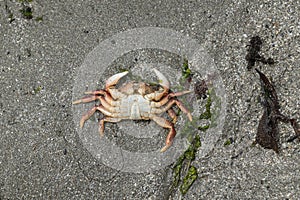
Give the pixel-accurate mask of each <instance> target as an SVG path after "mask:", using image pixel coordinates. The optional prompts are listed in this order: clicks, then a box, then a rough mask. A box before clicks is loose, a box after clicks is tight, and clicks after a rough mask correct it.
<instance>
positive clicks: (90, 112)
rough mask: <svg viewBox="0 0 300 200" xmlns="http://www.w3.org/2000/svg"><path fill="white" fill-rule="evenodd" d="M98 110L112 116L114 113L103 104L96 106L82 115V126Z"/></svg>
mask: <svg viewBox="0 0 300 200" xmlns="http://www.w3.org/2000/svg"><path fill="white" fill-rule="evenodd" d="M96 110H99V111H100V112H102V113H103V114H105V115H108V116H112V115H113V114H112V113H110V112H109V111H107V110H106V109H105V108H104V107H103V106H102V105H99V106H94V107H93V108H92V109H91V110H89V111H88V112H87V113H86V114H85V115H83V116H82V118H81V119H80V128H82V127H83V125H84V123H85V121H86V120H88V119H89V118H90V117H91V116H92V115H93V114H94V113H95V112H96Z"/></svg>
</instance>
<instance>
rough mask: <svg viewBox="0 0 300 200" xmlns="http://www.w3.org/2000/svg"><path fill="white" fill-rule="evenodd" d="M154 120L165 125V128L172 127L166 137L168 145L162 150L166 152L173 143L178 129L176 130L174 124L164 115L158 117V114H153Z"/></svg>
mask: <svg viewBox="0 0 300 200" xmlns="http://www.w3.org/2000/svg"><path fill="white" fill-rule="evenodd" d="M152 119H153V121H155V122H156V123H157V124H158V125H160V126H162V127H164V128H168V129H170V132H169V134H168V136H167V138H166V145H165V146H164V147H163V148H162V149H161V150H160V152H165V151H166V150H167V149H168V148H169V147H170V146H171V145H172V143H173V139H174V137H175V135H176V131H175V128H174V125H173V124H172V123H171V122H170V121H168V120H166V119H165V118H163V117H158V116H153V118H152Z"/></svg>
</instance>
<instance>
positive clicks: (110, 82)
mask: <svg viewBox="0 0 300 200" xmlns="http://www.w3.org/2000/svg"><path fill="white" fill-rule="evenodd" d="M126 74H128V71H125V72H121V73H118V74H115V75H113V76H111V77H109V78H108V79H107V81H106V84H105V88H109V87H110V86H113V85H116V84H117V83H118V81H119V80H120V79H121V78H122V77H123V76H126Z"/></svg>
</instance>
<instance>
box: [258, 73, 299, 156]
mask: <svg viewBox="0 0 300 200" xmlns="http://www.w3.org/2000/svg"><path fill="white" fill-rule="evenodd" d="M255 70H256V71H257V73H258V74H259V77H260V80H261V86H262V90H263V97H264V101H263V107H264V112H263V115H262V117H261V119H260V121H259V125H258V128H257V134H256V141H255V142H256V143H258V144H260V145H261V146H262V147H264V148H267V149H273V150H274V151H275V152H276V153H279V148H280V147H279V128H278V122H279V121H281V122H284V123H290V124H291V126H292V127H293V129H294V131H295V136H293V137H291V138H290V139H289V140H288V142H291V141H293V140H295V139H296V138H298V137H299V136H300V129H299V126H298V124H297V121H296V119H292V118H289V117H287V116H285V115H283V114H282V113H281V112H280V110H279V109H280V105H279V101H278V97H277V93H276V90H275V88H274V86H273V84H272V83H271V82H270V81H269V79H268V78H267V77H266V76H265V75H264V74H263V73H262V72H260V71H259V70H258V69H255Z"/></svg>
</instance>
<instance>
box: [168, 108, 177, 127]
mask: <svg viewBox="0 0 300 200" xmlns="http://www.w3.org/2000/svg"><path fill="white" fill-rule="evenodd" d="M168 114H169V116H170V117H171V119H172V122H173V124H175V123H176V121H177V115H176V113H175V111H174V110H173V109H172V108H170V109H169V110H168Z"/></svg>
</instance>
